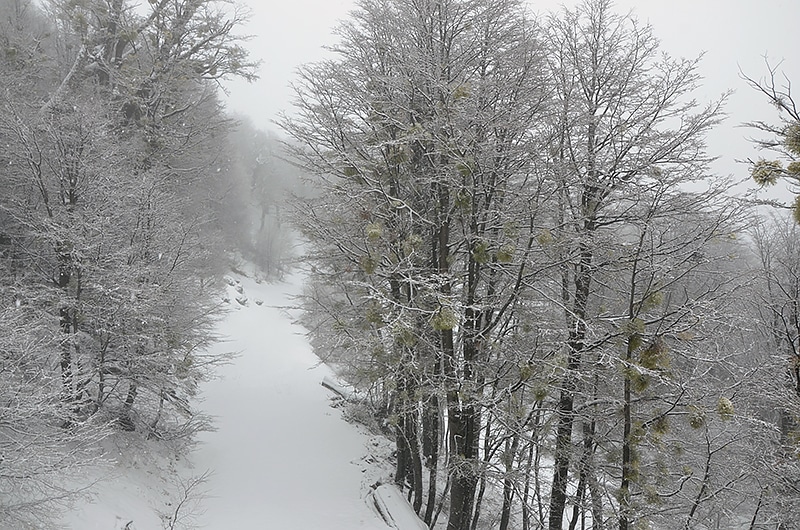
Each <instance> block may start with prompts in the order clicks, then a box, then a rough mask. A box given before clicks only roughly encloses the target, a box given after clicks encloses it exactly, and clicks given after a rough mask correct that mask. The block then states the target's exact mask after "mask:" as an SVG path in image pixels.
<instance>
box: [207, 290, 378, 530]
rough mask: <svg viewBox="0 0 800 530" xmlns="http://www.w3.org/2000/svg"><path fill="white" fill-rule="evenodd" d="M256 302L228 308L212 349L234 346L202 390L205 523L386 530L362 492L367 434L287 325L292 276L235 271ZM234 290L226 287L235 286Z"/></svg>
mask: <svg viewBox="0 0 800 530" xmlns="http://www.w3.org/2000/svg"><path fill="white" fill-rule="evenodd" d="M236 279H237V280H239V281H240V282H241V286H242V287H243V291H244V293H246V294H247V296H248V297H250V298H257V299H259V300H263V301H264V303H263V304H261V305H255V306H249V307H247V308H241V309H238V310H236V309H234V311H233V312H232V314H231V315H230V316H229V317H228V318H227V319H226V321H225V322H224V325H223V327H222V330H221V331H222V332H223V333H224V334H225V335H227V336H228V337H230V341H229V342H227V343H223V344H220V345H218V348H223V349H226V350H233V351H240V352H241V356H240V357H238V358H237V359H236V360H235V361H234V362H233V363H232V364H230V365H228V366H226V367H224V368H223V369H222V372H221V376H222V379H220V380H217V381H214V382H212V383H210V384H208V385H207V386H206V388H205V392H204V394H205V401H204V404H203V408H204V409H205V410H206V412H208V413H210V414H212V415H214V416H216V418H217V420H216V425H217V428H218V430H217V431H216V432H212V433H206V434H204V435H203V436H202V439H201V442H202V445H201V446H200V448H199V450H198V451H197V453H196V455H195V457H194V458H193V460H194V464H195V468H196V469H198V470H203V469H206V468H209V469H213V470H214V475H213V476H212V477H211V479H210V481H209V487H210V488H211V494H212V496H211V497H209V499H208V500H207V502H206V503H205V509H206V514H205V517H204V518H203V519H204V522H205V524H206V525H207V528H211V529H216V528H219V529H224V528H255V527H256V526H258V527H262V528H307V529H313V528H330V529H348V528H352V529H356V528H375V529H385V528H386V526H385V524H383V523H382V521H381V520H380V519H379V518H378V517H377V515H376V514H375V513H374V512H373V511H372V510H371V509H370V508H369V507H368V505H367V504H366V502H365V496H366V493H367V491H368V488H369V483H368V481H369V479H370V478H372V476H373V475H372V474H371V473H368V472H367V469H366V468H367V464H365V463H364V460H363V459H364V457H365V455H366V452H367V449H366V448H367V445H368V444H369V442H370V437H369V435H367V434H366V433H364V432H363V431H360V430H358V429H356V428H355V427H354V426H353V425H351V424H348V423H346V422H345V421H344V420H343V419H342V417H341V412H340V411H338V410H336V409H333V408H331V406H330V400H329V398H330V395H331V394H330V393H329V392H328V391H326V390H325V389H324V388H323V387H322V386H321V384H320V382H321V381H322V380H323V379H325V378H329V379H333V378H334V375H333V373H332V372H331V370H330V369H329V368H328V367H327V366H325V365H324V364H321V362H320V360H319V359H318V358H317V357H316V356H315V355H314V353H313V352H312V351H311V347H310V345H309V344H308V341H307V340H306V338H305V336H304V334H303V333H304V330H303V328H301V327H299V326H298V325H296V324H293V323H292V321H293V316H296V315H294V314H293V311H292V310H289V309H287V308H289V307H290V306H291V305H292V304H293V303H294V301H293V296H294V295H296V294H299V284H300V283H301V282H300V277H299V276H297V275H295V276H293V277H291V278H289V280H288V281H287V282H285V283H280V284H263V283H262V284H258V283H256V282H255V281H254V280H252V279H250V278H244V277H237V278H236ZM234 289H235V287H234Z"/></svg>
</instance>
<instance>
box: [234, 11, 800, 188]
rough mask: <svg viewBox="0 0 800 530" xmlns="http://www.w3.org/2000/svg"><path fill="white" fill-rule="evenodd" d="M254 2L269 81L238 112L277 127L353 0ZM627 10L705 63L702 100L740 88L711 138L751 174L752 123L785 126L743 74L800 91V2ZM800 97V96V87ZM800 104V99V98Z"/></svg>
mask: <svg viewBox="0 0 800 530" xmlns="http://www.w3.org/2000/svg"><path fill="white" fill-rule="evenodd" d="M240 2H242V3H245V4H246V5H249V6H250V8H251V9H252V12H253V17H252V20H251V21H250V24H249V26H248V27H247V28H245V32H247V33H250V34H252V35H253V36H254V37H253V39H252V40H251V41H250V42H249V43H248V44H249V47H250V49H251V51H252V54H253V56H254V57H255V58H258V59H260V60H261V61H262V65H261V71H260V76H261V79H260V80H259V81H257V82H255V83H252V84H249V85H248V84H246V83H243V82H232V83H229V84H228V89H229V92H230V96H229V98H228V107H229V108H230V109H231V110H232V111H234V112H236V113H239V114H244V115H247V116H248V117H249V118H250V119H251V120H252V121H253V123H254V124H255V125H256V126H258V127H259V128H262V129H273V130H277V127H276V126H275V125H273V124H272V120H274V119H276V118H277V114H278V112H280V111H282V110H283V111H286V112H289V113H291V99H292V93H291V89H290V88H289V83H290V82H291V81H292V77H293V75H294V71H295V69H296V68H297V67H298V66H299V65H301V64H304V63H307V62H310V61H315V60H318V59H320V58H321V57H323V56H324V54H325V53H326V52H325V51H324V50H323V46H324V45H326V44H332V43H334V42H335V36H334V35H333V34H332V32H331V31H332V29H333V27H334V26H335V25H336V23H337V21H339V20H342V19H344V18H346V17H347V14H348V12H349V11H350V10H351V9H352V8H353V4H354V2H353V1H352V0H240ZM529 3H530V5H531V8H532V10H533V12H535V13H539V14H546V13H547V12H549V11H552V10H557V9H559V8H560V6H561V5H568V6H573V5H575V4H576V3H577V2H576V1H573V0H567V1H557V0H538V1H537V0H531V1H530V2H529ZM615 9H616V10H617V11H619V12H627V11H629V10H633V12H634V14H635V15H636V16H637V17H638V18H639V20H640V21H646V22H649V23H650V24H651V25H652V26H653V29H654V33H655V35H656V36H657V37H658V38H659V39H660V40H661V43H662V49H663V50H664V51H666V52H668V53H669V54H671V55H673V56H679V57H696V56H697V55H698V54H700V53H701V52H705V56H704V58H703V60H702V62H701V66H700V68H701V73H702V74H703V76H704V78H705V80H704V83H703V87H702V89H700V90H699V91H698V92H697V93H696V97H697V99H698V100H700V101H710V100H712V99H714V98H717V97H719V95H720V94H722V93H723V92H725V91H727V90H729V89H732V90H734V91H735V92H734V94H733V95H732V96H731V98H730V100H729V103H728V105H727V106H726V111H727V113H728V115H729V117H728V119H727V120H726V122H725V123H724V124H723V125H721V126H719V128H718V130H716V131H715V132H714V133H713V134H712V135H711V136H710V137H709V151H710V152H711V153H712V154H714V155H716V156H719V157H720V160H719V161H718V162H717V163H716V164H715V166H714V169H715V171H717V172H719V173H722V174H735V175H737V176H746V174H747V171H746V168H745V167H744V166H743V165H741V164H736V163H735V162H734V160H735V159H736V158H746V157H752V158H755V157H758V156H759V153H758V152H756V151H755V150H754V149H753V148H752V146H751V145H750V144H749V143H748V141H747V137H748V136H752V135H753V134H754V133H753V132H752V131H748V130H747V129H744V128H741V127H740V125H741V124H742V123H743V122H746V121H751V120H759V119H761V120H765V121H771V120H774V119H776V112H775V109H774V108H773V107H771V106H770V105H768V104H767V103H765V101H764V98H763V97H759V95H758V94H757V93H755V91H753V90H752V89H750V88H749V87H748V86H747V85H746V83H745V82H744V81H742V80H741V79H740V77H739V70H740V68H741V70H742V71H743V72H745V73H747V74H748V75H750V76H751V77H756V78H760V77H762V76H763V75H764V74H765V73H766V66H765V63H764V56H765V55H766V56H768V57H769V59H770V62H771V63H772V64H777V63H778V62H780V61H783V63H782V65H781V69H782V70H783V71H785V72H786V74H787V75H788V76H789V77H790V79H792V80H794V81H795V83H796V85H797V86H800V32H798V24H800V1H798V0H617V1H616V4H615ZM799 90H800V89H799ZM798 94H799V96H798V99H800V92H798Z"/></svg>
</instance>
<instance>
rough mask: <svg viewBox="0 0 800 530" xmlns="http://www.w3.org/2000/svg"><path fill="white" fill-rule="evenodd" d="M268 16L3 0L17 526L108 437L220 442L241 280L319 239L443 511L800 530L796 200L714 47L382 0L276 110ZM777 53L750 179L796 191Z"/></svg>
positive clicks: (608, 5)
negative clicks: (255, 43) (758, 194)
mask: <svg viewBox="0 0 800 530" xmlns="http://www.w3.org/2000/svg"><path fill="white" fill-rule="evenodd" d="M246 19H247V12H246V9H244V8H243V7H241V6H239V5H237V4H235V3H234V2H232V1H230V0H148V2H146V3H142V4H140V5H137V4H136V3H135V2H131V1H129V0H46V1H43V2H34V1H33V0H7V1H3V2H2V3H0V142H1V144H0V145H2V147H1V148H0V183H1V184H2V189H3V190H4V193H3V194H2V196H0V527H3V528H6V527H7V528H48V527H50V525H52V520H53V519H52V518H53V516H54V515H55V514H57V513H58V511H59V510H62V509H64V506H69V503H70V502H71V501H72V500H73V499H74V498H75V497H76V496H78V495H81V494H82V493H83V491H82V490H76V489H73V488H71V487H67V486H65V484H74V483H75V482H74V481H70V480H68V478H69V477H76V476H80V474H81V470H82V468H83V467H84V466H88V465H91V464H93V463H95V462H97V461H100V460H102V459H103V458H104V456H103V454H102V451H101V450H100V448H101V447H102V443H101V441H102V440H104V439H107V438H108V437H113V436H115V433H118V432H126V433H136V434H137V435H139V436H142V437H143V438H147V439H151V440H159V441H160V442H162V443H164V444H171V446H174V447H179V448H181V450H182V451H187V452H188V451H191V450H192V442H193V440H194V437H195V435H196V434H197V433H198V432H200V431H203V430H206V429H209V428H212V425H211V419H210V418H207V417H205V416H204V415H203V414H202V413H200V412H198V410H197V406H196V405H197V401H198V386H199V385H200V384H201V383H202V382H204V381H206V380H208V379H209V378H212V377H214V374H215V370H216V369H217V367H218V366H219V365H220V364H221V363H225V362H229V361H230V358H229V356H226V355H223V356H219V355H211V354H209V353H208V351H207V349H206V348H207V347H208V346H209V345H210V344H212V343H214V341H216V340H217V339H218V337H216V336H215V334H214V325H215V323H216V322H217V321H218V319H219V318H221V316H222V315H223V314H224V312H225V303H224V302H223V301H222V300H221V298H222V293H223V291H224V287H225V284H224V280H223V275H224V273H225V272H227V271H228V270H230V268H231V267H235V266H236V263H237V262H238V261H241V260H247V261H250V262H252V263H254V264H256V265H257V266H259V267H260V268H261V269H262V270H263V272H264V275H265V277H267V278H274V279H277V278H280V276H281V275H282V274H283V272H284V271H285V269H286V268H287V267H290V266H291V263H292V259H293V258H292V256H291V247H292V246H293V245H294V243H295V242H296V241H295V240H302V247H303V249H304V250H305V254H304V255H303V256H302V257H301V261H302V262H303V263H304V264H305V265H306V266H307V268H308V271H309V272H308V276H307V278H306V282H307V284H306V286H305V293H306V294H305V296H304V299H303V307H304V309H305V312H304V316H303V324H304V325H305V326H306V328H307V329H308V332H309V337H310V338H311V340H312V343H313V345H314V347H315V351H316V352H317V355H318V356H319V357H320V358H321V359H322V361H324V362H326V363H328V364H330V365H331V366H333V367H335V368H336V370H337V371H338V372H339V373H340V374H341V375H342V377H343V378H345V379H346V380H347V381H349V382H350V383H351V384H352V385H353V386H354V387H355V388H356V389H357V390H358V395H359V396H362V398H360V399H359V400H357V401H356V402H353V403H350V404H349V405H348V406H349V407H353V408H354V409H357V411H356V412H354V413H353V415H357V416H358V417H359V418H361V420H362V421H364V422H365V423H366V424H367V425H369V426H370V427H371V428H373V429H374V430H375V431H376V432H382V433H384V434H385V435H386V436H388V437H390V438H391V440H392V441H393V443H394V444H395V446H396V451H395V453H394V455H395V459H394V464H395V472H394V476H393V477H391V480H392V481H393V482H394V483H395V484H396V485H397V486H398V487H400V488H401V489H402V490H403V492H404V493H405V494H406V495H407V498H408V501H409V503H410V504H411V506H412V507H413V509H414V511H416V513H417V514H418V515H419V517H420V518H421V519H422V520H423V521H424V522H425V523H426V524H427V525H428V526H429V527H430V528H434V527H436V528H447V530H479V529H489V528H497V529H500V530H507V529H509V528H515V529H521V530H533V529H547V530H563V529H565V528H568V529H569V530H575V529H581V530H586V529H592V530H605V529H611V528H619V530H644V529H652V530H671V529H681V528H682V529H686V530H689V529H704V530H705V529H708V530H710V529H750V530H755V529H780V530H789V529H791V528H794V527H796V519H797V515H798V514H799V513H800V245H799V244H798V236H799V235H800V233H798V227H797V225H798V223H800V200H797V201H796V202H795V203H793V204H788V205H781V204H778V203H775V202H771V201H759V200H754V199H753V195H752V194H751V195H745V194H742V192H741V188H737V187H736V186H735V182H734V181H733V179H732V178H731V177H723V176H719V175H715V174H714V173H713V172H712V171H711V169H710V164H711V162H712V161H713V160H714V158H715V156H716V155H715V153H713V152H708V150H707V149H706V135H707V134H708V132H709V131H711V130H712V129H713V128H714V127H715V126H716V125H718V124H719V123H720V121H721V120H722V119H723V118H724V117H725V114H724V113H725V99H726V98H725V96H724V95H723V96H721V97H720V98H719V99H717V100H710V101H698V100H697V99H696V98H697V95H696V91H697V89H698V88H700V87H701V86H702V79H701V77H700V75H699V73H698V65H699V64H700V61H701V60H702V58H701V56H700V55H698V57H697V58H696V59H683V58H674V57H671V56H670V55H669V54H668V53H666V52H665V50H663V49H661V47H660V45H659V42H658V39H657V38H656V37H655V36H654V34H653V28H652V27H651V26H650V25H648V24H645V23H642V22H641V21H639V20H637V18H636V16H635V13H627V14H625V13H620V12H618V11H617V10H616V9H615V7H614V5H613V2H611V1H610V0H583V1H582V2H581V3H579V4H578V5H577V6H575V7H564V8H562V9H561V10H560V11H558V12H554V13H551V14H549V15H546V16H538V17H537V16H534V15H533V13H532V12H531V11H530V6H529V5H528V4H527V3H526V2H523V1H521V0H358V1H357V2H356V8H355V10H354V11H353V12H352V13H351V14H350V17H349V18H348V19H346V20H345V21H343V22H342V23H341V25H340V26H339V27H338V30H337V34H338V37H339V42H338V44H337V45H336V46H335V48H334V49H333V52H334V53H333V54H332V57H331V58H329V59H325V60H321V61H318V62H315V63H312V64H308V65H306V66H304V67H303V68H302V69H301V70H300V71H299V72H298V79H297V80H296V81H295V84H294V87H295V90H296V99H295V108H294V110H293V111H291V112H288V111H287V113H286V114H285V116H284V118H283V119H282V121H281V122H280V124H279V125H280V130H279V132H278V133H272V132H265V131H260V130H257V129H256V128H255V127H253V126H252V125H251V124H249V123H248V120H247V118H245V117H240V116H232V115H230V114H229V113H227V112H226V110H225V108H224V103H223V98H222V92H223V89H224V82H225V81H226V80H229V79H231V78H244V79H255V77H256V76H257V74H258V66H259V65H258V64H257V63H256V62H255V61H253V60H252V59H251V58H250V56H249V53H248V49H247V41H248V37H247V35H243V34H241V33H240V30H241V27H242V25H243V23H244V21H245V20H246ZM747 74H749V73H747ZM753 76H754V77H747V75H745V74H742V77H743V79H742V83H743V85H744V86H745V87H746V88H747V89H748V90H755V91H757V92H759V93H760V94H761V95H762V97H763V98H765V99H766V100H767V101H769V102H771V103H772V104H773V106H774V108H775V113H774V114H773V115H769V116H764V117H763V121H757V122H753V123H749V124H747V125H748V126H749V130H750V131H751V133H752V134H753V136H754V137H755V138H756V139H755V140H754V142H756V143H757V144H758V146H759V147H761V148H763V153H764V158H759V159H758V160H751V161H749V163H748V164H746V165H744V164H743V165H742V171H743V173H744V174H745V175H747V173H748V172H749V177H750V178H751V185H752V186H753V187H768V186H772V185H775V184H778V183H789V184H790V185H791V184H798V183H800V111H799V110H798V108H797V106H796V104H795V101H794V99H793V98H792V93H791V86H790V83H789V82H788V81H787V80H785V79H784V78H783V77H782V75H781V72H780V70H779V69H778V67H777V66H776V67H774V68H773V67H771V66H770V65H769V64H768V65H767V71H766V75H763V76H760V75H759V73H753ZM748 85H749V86H748ZM300 176H302V179H300V178H299V177H300ZM290 196H291V197H292V200H289V197H290ZM287 406H291V404H287ZM323 446H324V442H322V443H321V445H320V450H323ZM88 486H89V485H87V487H88Z"/></svg>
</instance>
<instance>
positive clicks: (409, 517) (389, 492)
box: [370, 484, 428, 530]
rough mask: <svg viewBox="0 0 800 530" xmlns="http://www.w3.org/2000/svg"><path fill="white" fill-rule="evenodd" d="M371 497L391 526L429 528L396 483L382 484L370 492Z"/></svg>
mask: <svg viewBox="0 0 800 530" xmlns="http://www.w3.org/2000/svg"><path fill="white" fill-rule="evenodd" d="M370 498H371V499H372V500H373V502H374V503H375V507H376V508H377V510H378V512H379V513H380V514H381V516H382V517H383V519H384V520H385V521H386V523H387V524H388V525H389V526H393V527H394V528H397V529H398V530H428V526H427V525H426V524H425V523H423V522H422V521H421V520H420V518H419V517H417V514H416V513H415V512H414V508H412V507H411V505H410V504H408V501H407V500H406V498H405V497H404V496H403V493H402V492H401V491H400V490H399V489H398V488H397V486H395V485H394V484H381V485H380V486H378V487H377V488H375V489H374V490H373V491H372V492H371V493H370Z"/></svg>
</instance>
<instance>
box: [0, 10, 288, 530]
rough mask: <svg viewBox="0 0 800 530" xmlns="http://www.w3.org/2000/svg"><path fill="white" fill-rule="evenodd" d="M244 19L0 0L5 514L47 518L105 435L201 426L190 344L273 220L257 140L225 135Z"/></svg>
mask: <svg viewBox="0 0 800 530" xmlns="http://www.w3.org/2000/svg"><path fill="white" fill-rule="evenodd" d="M244 16H245V13H244V12H242V11H241V10H239V8H237V7H235V6H234V5H233V4H231V3H230V2H227V1H216V0H169V1H166V0H158V1H151V2H146V3H143V4H142V5H138V6H135V5H134V3H133V2H130V1H128V0H79V1H75V0H51V1H47V2H43V3H37V2H33V1H30V0H4V1H3V2H0V145H1V146H2V147H0V187H1V188H2V190H3V193H2V196H0V526H2V527H3V528H28V527H31V528H45V527H48V525H49V524H50V522H51V521H50V519H48V517H49V516H50V515H53V514H54V513H57V509H58V503H59V502H67V501H69V499H70V497H71V495H72V493H73V491H72V490H73V489H74V488H73V487H72V486H70V484H73V485H76V486H77V485H81V484H80V481H75V480H72V481H70V480H69V475H72V477H73V479H74V478H75V477H76V476H77V477H80V467H81V466H83V465H87V464H91V463H92V462H93V461H94V459H95V458H96V457H97V456H98V455H99V453H98V447H99V446H98V445H97V444H96V443H95V442H97V441H98V440H99V439H101V438H102V437H104V436H106V435H107V434H108V433H109V432H110V431H113V430H114V429H124V430H128V431H136V432H138V433H141V435H142V436H148V437H155V438H159V439H166V440H172V441H174V442H175V444H176V446H180V445H181V444H184V443H188V442H189V441H190V440H191V436H192V435H193V434H194V433H195V432H196V431H197V430H198V429H202V428H205V427H206V426H207V420H206V419H205V418H203V417H202V416H201V415H198V414H197V413H196V411H195V410H194V401H193V400H194V397H195V394H196V391H197V385H198V382H200V381H202V380H203V379H204V378H206V377H208V376H209V375H210V374H211V373H212V370H213V368H214V366H215V365H216V364H217V363H218V362H220V361H222V360H224V359H222V358H220V357H218V356H211V355H209V354H208V353H207V352H206V349H205V347H206V346H207V345H208V344H209V343H210V342H211V341H212V340H214V338H215V337H214V335H213V326H214V324H215V321H216V318H217V317H218V316H219V315H220V314H221V311H222V309H223V307H222V304H221V297H220V296H219V295H220V289H221V283H220V282H219V281H218V279H219V276H220V275H221V273H222V272H223V271H224V269H225V268H227V267H229V266H230V262H229V260H228V259H227V257H226V256H229V255H230V254H229V253H230V252H231V251H234V250H236V249H239V251H240V252H241V253H242V254H244V256H245V257H247V258H252V257H253V255H254V253H255V247H257V245H258V244H260V239H259V238H260V237H262V236H264V237H266V235H267V231H265V229H264V223H265V222H266V220H268V219H272V218H273V217H274V215H272V214H271V213H264V214H262V213H261V208H262V203H264V202H265V201H266V200H267V199H266V197H268V196H269V194H270V190H275V189H276V188H275V187H274V186H273V184H271V183H270V179H274V176H273V172H272V171H271V170H267V169H265V168H263V167H261V166H263V165H264V164H268V163H269V161H270V160H272V158H273V156H272V155H270V154H269V153H268V152H267V151H269V149H272V146H273V144H274V143H275V142H274V141H273V140H270V139H269V138H268V137H266V136H264V135H263V134H262V133H259V132H258V131H256V130H255V129H253V128H252V127H251V126H248V125H246V124H245V125H243V126H241V127H239V128H238V129H234V127H233V126H234V122H233V121H232V120H231V118H230V117H228V116H226V115H225V113H224V111H223V108H222V105H221V102H220V98H219V87H220V82H221V81H222V80H224V79H226V78H230V77H233V76H239V77H244V78H246V79H253V78H254V76H255V71H256V64H254V63H253V62H252V61H251V60H250V59H248V55H247V52H246V50H245V48H244V40H245V39H244V38H243V37H242V36H240V35H238V34H237V31H239V25H240V23H241V22H242V21H243V17H244ZM256 159H258V161H259V163H258V164H257V163H256ZM259 164H261V165H259ZM258 168H261V169H259V170H258V171H257V169H258ZM254 189H256V190H258V191H259V193H260V194H261V195H260V196H259V197H261V198H260V199H259V200H258V201H254V200H252V197H253V196H254V193H253V190H254ZM264 207H265V206H264ZM254 219H255V220H259V219H260V220H261V229H260V233H261V235H259V229H258V226H259V225H258V224H254ZM269 236H270V237H272V238H273V239H274V240H275V241H276V242H275V243H274V246H277V245H278V244H279V243H278V242H277V241H278V237H277V236H276V235H275V234H273V233H270V234H269ZM270 252H272V251H270ZM276 256H277V253H274V254H273V259H274V258H275V257H276ZM275 266H276V267H277V262H276V265H275ZM82 486H86V485H82Z"/></svg>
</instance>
